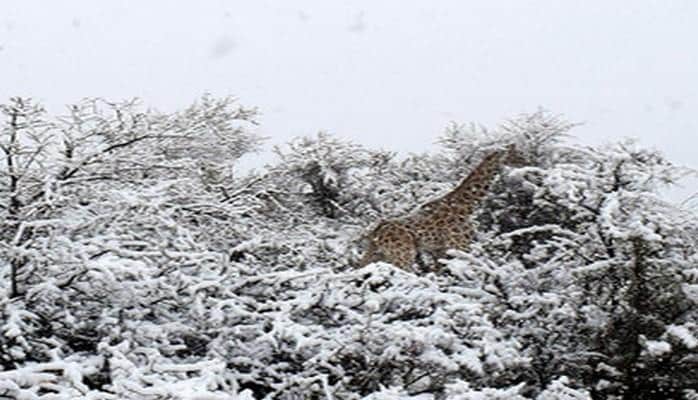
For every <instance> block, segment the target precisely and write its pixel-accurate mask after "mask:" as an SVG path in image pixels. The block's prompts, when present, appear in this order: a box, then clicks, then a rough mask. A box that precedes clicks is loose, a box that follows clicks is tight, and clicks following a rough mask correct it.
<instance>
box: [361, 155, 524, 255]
mask: <svg viewBox="0 0 698 400" xmlns="http://www.w3.org/2000/svg"><path fill="white" fill-rule="evenodd" d="M513 154H514V148H513V146H510V147H509V148H508V149H507V150H500V151H495V152H493V153H490V154H489V155H487V156H486V157H485V158H484V159H483V160H482V161H481V162H480V164H479V165H478V166H477V167H476V168H475V169H474V170H473V171H472V172H471V173H470V174H469V175H468V176H467V177H466V178H465V179H464V180H463V181H462V182H461V183H460V184H459V185H458V186H457V187H456V188H454V189H453V190H451V191H450V192H448V193H447V194H446V195H444V196H442V197H440V198H438V199H435V200H432V201H430V202H428V203H425V204H423V205H422V206H421V207H419V209H418V210H417V211H416V212H415V213H413V214H411V215H408V216H406V217H403V218H399V219H394V220H385V221H381V222H379V223H378V225H377V226H376V227H375V228H374V229H373V230H372V231H371V232H369V234H368V235H367V239H368V242H369V243H368V248H367V250H366V253H365V254H364V256H363V258H362V259H361V261H360V265H361V266H364V265H367V264H370V263H372V262H376V261H385V262H388V263H391V264H393V265H395V266H398V267H401V268H404V269H411V268H412V265H413V264H414V262H415V261H416V259H417V255H418V253H420V252H421V253H429V254H430V255H432V256H433V257H434V258H440V257H443V256H444V255H445V252H446V250H448V249H465V248H467V246H468V245H469V244H470V241H471V240H472V236H473V228H472V223H471V215H472V214H473V212H474V210H475V209H476V208H477V206H478V205H479V204H480V202H481V201H482V199H483V198H484V197H485V196H486V194H487V192H488V190H489V188H490V185H491V183H492V181H493V180H494V178H495V176H496V175H497V172H498V171H499V170H500V168H501V165H502V164H503V163H504V162H506V161H507V160H508V159H510V158H511V157H512V156H513Z"/></svg>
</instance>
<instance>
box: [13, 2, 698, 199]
mask: <svg viewBox="0 0 698 400" xmlns="http://www.w3.org/2000/svg"><path fill="white" fill-rule="evenodd" d="M697 38H698V1H693V0H685V1H678V0H675V1H668V0H663V1H638V0H632V1H630V0H627V1H615V2H609V1H572V0H569V1H561V0H550V1H524V0H510V1H503V0H502V1H493V0H482V1H465V0H453V1H446V0H443V1H416V0H414V1H411V0H410V1H408V0H380V1H375V0H367V1H359V0H356V1H338V0H303V1H295V0H294V1H290V0H288V1H283V0H277V1H261V0H254V1H252V0H250V1H222V0H219V1H213V0H198V1H186V2H185V1H172V0H170V1H164V0H162V1H155V0H148V1H135V0H134V1H94V0H81V1H67V0H62V1H37V0H22V1H12V2H3V4H2V10H1V11H0V83H1V84H0V99H2V100H0V101H4V99H7V98H8V97H10V96H15V95H22V96H33V97H36V98H38V99H41V100H42V101H43V102H44V103H45V104H46V105H48V106H49V108H50V109H51V110H52V111H60V110H62V109H61V108H60V107H62V106H63V105H64V104H66V103H70V102H74V101H77V100H78V99H80V98H82V97H85V96H101V97H105V98H109V99H114V100H118V99H124V98H131V97H135V96H137V97H141V98H142V99H143V100H144V102H145V103H146V104H148V105H151V106H154V107H156V108H159V109H162V110H174V109H177V108H181V107H184V106H186V105H187V104H189V103H191V102H192V101H193V100H195V99H196V98H198V97H199V96H200V95H201V94H202V93H204V92H211V93H213V94H215V95H227V94H232V95H235V96H237V97H238V98H239V99H240V100H241V102H242V103H243V104H246V105H251V106H258V107H260V108H261V110H262V112H263V117H262V119H261V122H262V126H261V128H260V133H262V134H264V135H266V136H270V137H271V138H272V139H271V142H272V143H283V142H285V141H286V140H288V139H289V138H291V137H293V136H297V135H306V134H314V133H315V132H317V131H318V130H327V131H330V132H332V133H335V134H337V135H339V136H341V137H345V138H351V139H353V140H354V141H356V142H359V143H363V144H365V145H368V146H373V147H384V148H388V149H393V150H399V151H402V152H410V151H412V152H419V151H422V150H428V149H429V148H431V146H432V143H433V142H434V140H435V139H436V138H437V137H438V136H439V135H440V134H441V132H442V131H443V129H444V127H445V126H446V125H447V123H448V122H449V121H458V122H470V121H475V122H480V123H483V124H485V125H488V126H495V125H496V124H497V123H498V122H500V121H501V120H502V119H504V118H506V117H508V116H512V115H515V114H518V113H521V112H530V111H535V110H536V109H538V108H539V107H544V108H546V109H549V110H551V111H553V112H555V113H562V114H564V115H565V116H566V117H567V118H569V119H570V120H572V121H579V122H585V125H584V126H582V127H579V128H577V129H576V130H575V131H574V132H573V133H574V134H575V135H576V136H577V137H578V140H579V141H580V142H582V143H588V144H595V143H599V142H604V141H613V140H617V139H620V138H623V137H637V138H639V139H640V143H641V144H643V145H645V146H648V147H656V148H658V149H660V150H662V151H663V152H664V153H665V154H667V156H668V157H669V158H670V159H672V160H673V161H674V162H677V163H682V164H685V165H688V166H692V167H698V161H697V159H698V122H697V120H696V119H697V118H698V40H697ZM268 147H271V146H268ZM265 159H268V157H267V156H262V157H261V158H260V160H265ZM247 162H248V163H250V164H251V165H254V164H255V163H258V162H260V161H255V160H248V161H247ZM686 185H687V187H685V188H684V189H683V190H680V191H678V192H676V193H675V194H673V195H672V196H673V197H675V198H676V199H679V198H680V197H682V196H683V197H685V196H688V194H689V193H694V192H696V191H698V185H696V181H695V180H694V181H687V183H686Z"/></svg>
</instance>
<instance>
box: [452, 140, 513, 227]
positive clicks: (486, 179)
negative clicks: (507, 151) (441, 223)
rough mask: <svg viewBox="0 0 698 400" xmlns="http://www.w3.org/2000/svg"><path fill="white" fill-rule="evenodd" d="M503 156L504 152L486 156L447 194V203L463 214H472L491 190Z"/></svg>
mask: <svg viewBox="0 0 698 400" xmlns="http://www.w3.org/2000/svg"><path fill="white" fill-rule="evenodd" d="M503 158H504V157H503V152H494V153H492V154H489V155H488V156H487V157H485V158H484V159H483V160H482V161H481V162H480V164H479V165H478V166H477V167H475V169H474V170H473V171H472V172H471V173H470V174H469V175H468V176H467V177H465V179H463V181H461V183H460V184H459V185H458V186H457V187H456V188H455V189H453V190H452V191H451V192H450V193H448V194H447V195H446V196H445V200H446V201H447V203H448V204H449V205H450V206H452V207H455V208H456V209H457V210H458V211H459V214H461V215H469V214H471V213H472V212H473V210H474V209H475V208H476V207H477V206H478V205H479V204H480V202H482V199H483V198H484V197H485V196H486V195H487V193H488V192H489V190H490V186H491V185H492V182H493V181H494V178H495V177H496V176H497V173H498V172H499V170H500V169H501V164H502V161H503Z"/></svg>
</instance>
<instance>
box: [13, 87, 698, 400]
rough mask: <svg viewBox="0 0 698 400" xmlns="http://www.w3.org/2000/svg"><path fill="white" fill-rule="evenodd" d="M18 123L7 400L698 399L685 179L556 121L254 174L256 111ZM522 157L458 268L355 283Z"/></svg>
mask: <svg viewBox="0 0 698 400" xmlns="http://www.w3.org/2000/svg"><path fill="white" fill-rule="evenodd" d="M1 110H2V113H3V116H4V118H5V119H4V120H3V122H2V125H0V128H1V129H2V130H1V135H2V136H1V137H0V146H1V147H0V148H1V150H2V151H3V155H2V157H3V158H2V163H1V165H0V191H1V192H2V198H1V199H0V201H2V204H1V207H2V208H1V209H0V212H1V213H2V219H0V229H2V233H3V234H2V236H1V237H0V245H1V246H2V247H1V251H2V253H1V254H2V255H1V258H0V278H1V279H0V398H2V397H3V396H4V397H8V398H20V399H21V398H23V399H44V400H48V399H56V398H59V399H122V398H128V399H136V400H138V399H192V400H193V399H246V400H247V399H263V398H267V399H271V398H278V399H296V398H328V399H414V400H437V399H444V398H453V399H537V400H551V399H569V400H572V399H574V400H581V399H606V398H617V399H620V398H623V399H651V398H676V399H678V398H692V397H691V396H693V397H695V393H696V392H697V391H698V388H697V387H696V384H695V382H698V377H697V376H695V372H694V371H695V370H696V369H695V368H694V364H695V360H696V359H698V354H696V351H697V349H698V325H697V322H696V321H697V320H698V316H697V315H696V312H695V311H694V310H695V308H696V307H695V305H696V302H697V301H698V295H697V294H698V272H697V271H698V239H697V236H696V228H695V226H697V225H696V222H697V221H696V215H695V211H694V210H693V211H692V210H690V209H682V208H680V207H678V206H675V205H672V204H669V203H667V202H665V201H663V200H662V198H661V195H660V193H659V191H660V190H661V188H662V187H664V186H665V185H670V184H672V183H673V182H675V181H676V180H678V179H679V178H680V177H681V176H682V175H683V174H684V173H686V172H687V171H686V170H684V169H682V168H679V167H677V166H674V165H672V164H671V163H670V162H669V161H668V160H666V159H665V158H664V157H663V156H662V155H661V154H659V153H657V152H654V151H649V150H646V149H642V148H639V147H638V146H637V145H636V144H634V143H631V142H622V143H618V144H615V145H610V146H603V147H583V146H574V145H570V144H568V143H567V142H566V140H565V139H566V136H567V135H568V134H570V133H573V128H574V126H575V124H571V123H568V122H566V121H565V120H564V119H563V118H561V117H559V116H555V115H552V114H550V113H547V112H544V111H540V112H536V113H533V114H529V115H522V116H518V117H515V118H513V119H511V120H508V121H506V122H504V123H503V124H502V125H501V126H499V127H496V128H494V129H485V128H483V127H480V126H478V125H452V126H450V127H448V128H447V130H446V131H445V133H444V135H443V136H442V138H441V140H440V143H441V144H442V149H440V150H439V151H437V152H434V153H425V154H412V155H409V156H407V157H404V158H399V157H397V156H396V155H394V154H392V153H388V152H385V151H376V150H371V149H367V148H365V147H363V146H360V145H358V144H355V143H351V142H350V141H346V140H341V139H339V138H337V137H335V136H332V135H330V134H326V133H321V134H318V135H316V136H313V137H305V138H299V139H295V140H293V141H291V142H290V143H289V144H288V145H286V146H280V147H277V148H276V152H277V155H278V156H279V157H278V158H279V159H278V161H277V162H275V163H273V164H271V165H268V166H267V167H265V168H263V169H261V170H259V171H254V172H251V173H249V174H244V175H241V174H237V173H234V172H235V171H234V169H233V168H234V166H235V163H236V162H237V161H238V159H239V158H240V157H242V156H244V155H245V154H247V153H250V152H252V151H254V150H255V149H257V148H258V145H259V144H260V138H259V137H258V136H256V135H255V134H254V133H253V130H252V129H253V127H254V125H255V124H256V123H257V122H256V112H255V110H254V109H248V108H244V107H240V106H239V105H238V104H237V103H236V102H235V101H234V100H233V99H230V98H224V99H215V98H212V97H210V96H204V97H203V98H202V99H200V100H199V101H197V102H196V103H195V104H193V105H192V106H191V107H189V108H187V109H185V110H184V111H181V112H176V113H160V112H157V111H154V110H148V109H144V108H143V107H142V106H140V105H139V104H138V103H137V102H132V101H129V102H121V103H110V102H106V101H103V100H95V99H91V100H86V101H84V102H81V103H79V104H77V105H74V106H71V107H69V109H68V113H67V115H64V116H61V117H52V116H50V115H48V114H47V113H46V112H45V111H44V110H43V109H42V107H41V106H40V105H37V104H36V103H34V102H33V101H31V100H29V99H11V100H10V101H9V102H8V103H7V104H6V105H4V106H2V108H1ZM512 143H513V144H515V145H516V149H517V155H518V162H517V163H515V164H512V165H509V166H507V167H505V168H504V170H503V171H502V173H501V174H500V177H499V179H498V180H497V181H496V183H495V185H494V186H493V188H492V191H491V193H490V194H489V196H488V197H487V199H486V200H485V202H484V204H483V206H482V207H481V208H480V210H479V212H478V213H477V215H476V222H477V237H476V238H475V240H474V242H473V243H472V245H471V247H470V248H469V249H468V250H467V251H452V252H451V253H450V254H449V258H448V259H444V260H441V261H440V262H442V263H443V266H444V268H443V269H442V271H441V272H439V273H438V274H437V273H434V272H430V273H427V274H424V275H415V274H412V273H408V272H405V271H403V270H401V269H398V268H395V267H394V266H392V265H389V264H385V263H374V264H370V265H368V266H365V267H363V268H356V267H354V266H353V265H352V260H353V259H354V258H355V256H356V253H358V252H360V251H361V247H360V245H359V242H360V241H359V239H360V237H361V236H362V232H363V230H364V229H367V228H369V227H370V226H371V224H372V223H373V222H375V221H377V220H378V219H381V218H391V217H395V216H398V215H402V214H404V213H407V212H410V211H411V210H414V209H415V208H416V207H418V206H419V205H420V204H421V203H422V202H424V201H427V200H429V199H431V198H434V197H436V196H439V195H441V194H442V193H444V192H445V191H448V190H449V189H451V188H452V187H453V186H454V185H455V184H456V183H457V182H458V181H460V180H461V179H462V177H463V175H465V174H467V173H468V172H469V171H470V170H471V169H472V168H473V166H474V165H476V164H477V162H478V161H479V160H480V159H481V157H482V156H484V155H485V154H487V153H488V152H490V151H492V150H493V149H495V148H501V147H503V146H506V145H508V144H512Z"/></svg>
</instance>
